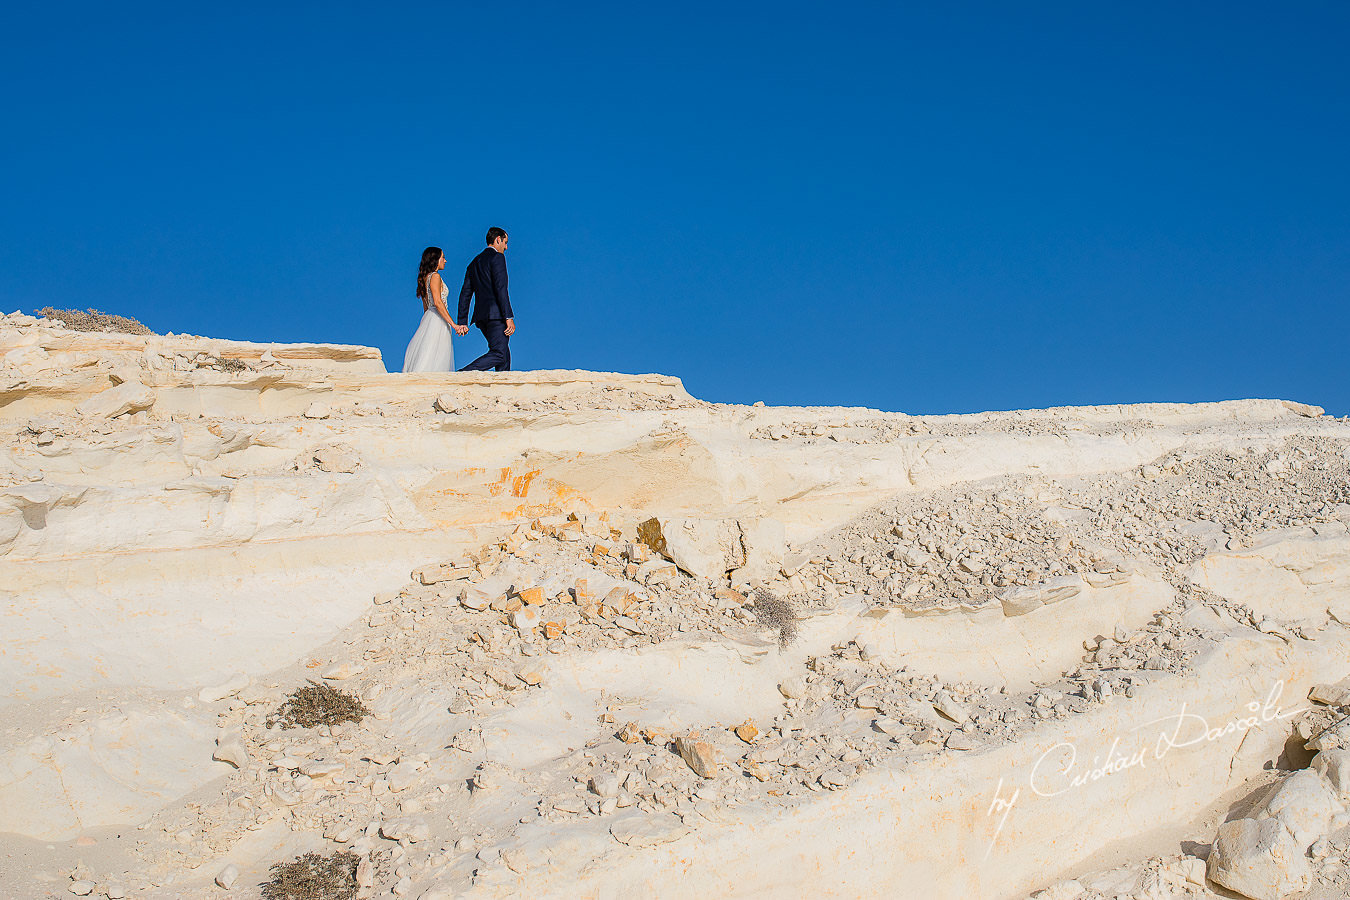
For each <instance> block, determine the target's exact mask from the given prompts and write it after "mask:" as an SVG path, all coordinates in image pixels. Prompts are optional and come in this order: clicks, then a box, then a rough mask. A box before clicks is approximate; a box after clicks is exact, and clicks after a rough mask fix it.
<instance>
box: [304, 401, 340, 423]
mask: <svg viewBox="0 0 1350 900" xmlns="http://www.w3.org/2000/svg"><path fill="white" fill-rule="evenodd" d="M332 414H333V411H332V410H331V409H330V408H329V407H328V404H327V403H323V402H320V401H318V400H315V401H314V402H313V403H311V404H310V405H309V409H306V410H305V418H306V419H326V418H328V417H329V416H331V415H332Z"/></svg>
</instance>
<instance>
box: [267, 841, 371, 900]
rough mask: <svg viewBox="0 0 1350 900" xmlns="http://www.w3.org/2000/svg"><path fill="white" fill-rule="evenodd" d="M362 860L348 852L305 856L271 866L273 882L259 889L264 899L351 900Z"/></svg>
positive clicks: (355, 888) (308, 854)
mask: <svg viewBox="0 0 1350 900" xmlns="http://www.w3.org/2000/svg"><path fill="white" fill-rule="evenodd" d="M360 864H361V857H359V856H357V855H356V854H355V853H352V852H351V851H349V850H343V851H340V852H338V853H334V854H332V855H331V856H320V855H319V854H317V853H306V854H304V855H303V856H297V857H296V858H295V859H293V860H291V861H290V862H288V863H277V864H276V865H274V866H273V867H272V880H271V881H269V882H267V883H266V884H264V885H263V886H262V895H263V900H352V898H354V897H355V896H356V890H357V885H356V867H357V866H359V865H360Z"/></svg>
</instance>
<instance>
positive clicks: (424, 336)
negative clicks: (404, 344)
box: [403, 281, 455, 372]
mask: <svg viewBox="0 0 1350 900" xmlns="http://www.w3.org/2000/svg"><path fill="white" fill-rule="evenodd" d="M449 298H450V289H449V288H448V287H446V286H445V282H443V281H442V282H441V302H442V303H445V302H446V301H447V300H449ZM446 308H447V309H449V307H446ZM452 334H454V332H453V331H452V330H451V328H450V325H449V324H448V323H447V322H446V321H445V320H444V319H442V318H441V317H440V315H439V314H437V312H436V309H435V307H434V306H433V307H432V308H431V309H428V310H427V311H426V312H424V313H422V321H421V323H420V324H418V326H417V333H416V334H414V335H413V336H412V340H411V341H409V342H408V351H407V352H406V353H404V354H403V371H405V372H453V371H455V348H454V345H453V344H451V342H450V336H451V335H452Z"/></svg>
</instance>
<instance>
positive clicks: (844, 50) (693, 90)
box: [0, 2, 1350, 414]
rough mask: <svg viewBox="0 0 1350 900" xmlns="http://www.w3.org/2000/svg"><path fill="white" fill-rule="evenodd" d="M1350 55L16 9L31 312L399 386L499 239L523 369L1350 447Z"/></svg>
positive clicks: (14, 213)
mask: <svg viewBox="0 0 1350 900" xmlns="http://www.w3.org/2000/svg"><path fill="white" fill-rule="evenodd" d="M13 6H14V5H11V7H13ZM1347 44H1350V6H1346V5H1345V4H1343V3H1299V4H1290V5H1285V6H1284V7H1281V8H1278V9H1277V8H1275V7H1272V6H1270V5H1269V4H1257V3H1185V4H1176V3H1168V4H1161V3H1144V4H1130V5H1121V4H1113V5H1106V4H1086V3H1081V2H1073V3H1069V2H1062V3H1038V4H1008V3H976V2H971V3H950V4H933V3H923V4H918V3H915V4H896V3H879V4H874V3H856V4H848V5H839V4H829V5H826V4H801V3H792V2H777V3H773V4H703V3H681V4H678V5H674V4H672V5H655V6H652V5H646V4H622V5H621V4H582V5H580V6H578V5H574V4H534V3H514V4H505V3H503V4H476V5H467V4H465V5H461V4H444V5H411V4H400V3H387V4H381V5H378V6H374V5H368V4H363V5H357V4H346V3H328V4H323V5H319V4H281V5H280V6H279V7H275V8H274V7H271V6H265V5H260V4H252V3H243V4H233V5H229V6H225V7H221V6H215V5H211V6H203V5H200V4H182V3H179V4H174V5H146V4H131V5H124V6H117V5H109V4H98V5H85V4H80V3H74V4H66V5H63V6H59V7H53V8H50V9H38V8H37V7H36V5H32V6H30V8H28V9H20V10H15V9H13V8H7V10H6V12H4V13H3V14H2V18H0V75H2V76H3V78H4V83H5V84H6V86H7V87H6V92H5V93H6V100H5V104H4V109H3V115H4V121H5V133H6V138H5V140H4V141H3V142H2V143H0V189H3V198H4V199H3V210H4V213H3V216H0V305H3V306H4V308H5V310H6V311H8V310H12V309H15V308H23V309H26V310H31V309H34V308H37V307H40V306H44V305H48V304H50V305H53V306H58V307H78V308H85V307H89V306H93V307H97V308H99V309H103V310H107V311H111V312H117V313H121V314H124V315H131V316H135V317H137V318H139V319H141V320H142V321H144V322H145V323H146V324H148V325H150V326H151V327H152V328H154V329H156V330H158V331H175V332H189V333H196V334H209V335H213V336H221V337H233V338H241V339H252V340H262V341H305V340H314V341H333V342H343V343H362V344H372V345H375V346H378V347H379V348H380V349H381V350H382V351H383V352H384V354H385V359H386V363H387V364H388V365H389V367H390V368H391V369H397V368H398V367H399V366H400V365H401V363H402V356H403V349H404V346H405V345H406V342H407V340H408V338H409V337H410V336H411V334H412V332H413V330H414V328H415V327H416V323H417V319H418V317H419V315H420V305H419V303H418V301H417V300H416V299H415V298H414V296H413V286H414V278H415V274H416V266H417V260H418V257H419V255H420V252H421V250H422V248H423V247H424V246H426V245H428V244H436V245H439V246H442V247H444V248H445V249H446V252H447V256H448V258H449V263H448V266H447V269H448V270H449V271H450V272H453V273H458V272H461V271H462V267H463V265H464V263H466V262H467V261H468V259H469V258H470V257H471V256H472V255H473V254H474V253H476V252H478V250H479V249H480V248H481V247H482V240H483V238H482V235H483V232H484V231H485V230H486V228H487V226H488V225H493V224H497V225H501V226H503V227H505V228H506V229H508V230H509V231H510V232H511V249H510V251H509V254H508V262H509V265H510V270H511V283H512V300H513V303H514V306H515V309H516V312H517V327H518V332H517V334H516V336H515V337H514V338H513V339H512V353H513V356H514V359H515V362H516V366H517V368H578V369H595V370H607V371H621V372H652V371H655V372H663V373H667V374H672V375H677V376H680V377H682V378H683V379H684V380H685V384H686V386H687V387H688V388H689V389H690V391H691V392H692V393H694V394H695V395H697V396H700V397H703V398H706V399H710V400H717V401H732V402H751V401H754V400H764V401H765V402H767V403H770V404H810V405H818V404H831V405H833V404H839V405H860V406H871V407H877V408H881V409H890V410H901V411H905V412H913V413H938V412H968V411H975V410H984V409H1008V408H1031V407H1043V406H1055V405H1069V404H1073V405H1077V404H1092V403H1124V402H1139V401H1154V400H1158V401H1201V400H1219V399H1230V398H1237V397H1253V396H1257V397H1284V398H1289V399H1296V400H1300V401H1304V402H1309V403H1316V404H1319V405H1322V406H1325V407H1327V409H1328V411H1330V412H1334V413H1337V414H1346V413H1350V381H1348V380H1347V378H1346V364H1345V358H1346V353H1345V343H1346V334H1347V331H1350V312H1347V309H1348V304H1347V299H1350V167H1348V166H1347V163H1346V161H1347V159H1350V148H1348V147H1347V142H1348V141H1347V138H1350V66H1347V65H1346V64H1345V47H1346V46H1347ZM448 280H450V281H451V282H452V283H453V282H456V281H457V280H458V275H457V274H451V275H450V276H449V279H448ZM482 349H483V341H482V337H481V335H480V334H479V333H478V332H477V331H476V330H473V331H471V332H470V334H469V336H468V337H466V338H464V339H459V340H458V342H457V347H456V353H457V357H458V359H459V361H460V363H461V364H462V363H463V362H465V361H467V360H468V359H471V358H473V357H474V356H476V355H478V353H480V352H481V351H482Z"/></svg>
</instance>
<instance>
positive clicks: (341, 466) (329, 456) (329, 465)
mask: <svg viewBox="0 0 1350 900" xmlns="http://www.w3.org/2000/svg"><path fill="white" fill-rule="evenodd" d="M314 466H315V467H316V468H317V469H319V471H321V472H336V473H340V474H344V475H350V474H352V473H353V472H355V471H356V470H357V469H358V468H360V466H361V457H359V456H357V454H356V451H355V450H353V449H351V448H350V447H321V448H319V449H318V450H315V451H314Z"/></svg>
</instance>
